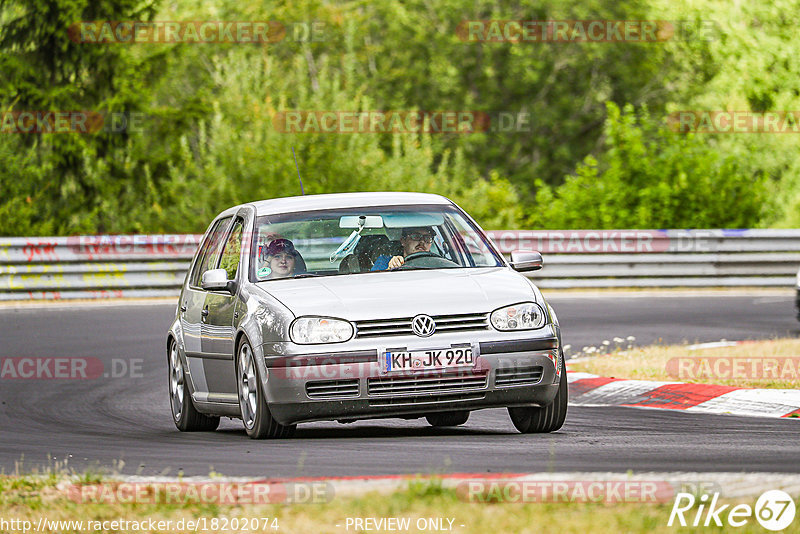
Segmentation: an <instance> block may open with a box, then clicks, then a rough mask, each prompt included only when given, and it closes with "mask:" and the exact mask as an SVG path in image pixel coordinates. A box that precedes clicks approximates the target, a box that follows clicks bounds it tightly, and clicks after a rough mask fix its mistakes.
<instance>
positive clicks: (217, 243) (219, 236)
mask: <svg viewBox="0 0 800 534" xmlns="http://www.w3.org/2000/svg"><path fill="white" fill-rule="evenodd" d="M230 221H231V218H230V217H225V218H224V219H220V220H219V221H218V222H217V224H216V225H214V228H212V229H211V232H210V233H209V234H208V237H207V238H206V242H205V244H204V245H203V250H201V251H200V254H198V255H197V263H196V264H195V269H194V271H193V272H192V279H191V282H190V284H189V285H191V286H193V287H199V286H200V279H201V277H202V276H203V273H204V272H206V271H207V270H209V268H213V267H209V265H216V264H217V260H218V259H219V252H220V249H221V248H222V243H223V238H224V237H225V230H227V228H228V223H229V222H230Z"/></svg>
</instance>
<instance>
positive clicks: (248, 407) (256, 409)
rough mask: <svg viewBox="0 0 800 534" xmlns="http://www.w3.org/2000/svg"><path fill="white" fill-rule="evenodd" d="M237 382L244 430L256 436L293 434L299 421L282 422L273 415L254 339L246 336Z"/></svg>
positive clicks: (283, 436) (287, 436)
mask: <svg viewBox="0 0 800 534" xmlns="http://www.w3.org/2000/svg"><path fill="white" fill-rule="evenodd" d="M236 382H237V384H238V387H237V389H238V391H239V408H240V409H241V413H242V423H244V430H245V432H247V435H248V436H250V437H251V438H252V439H264V438H290V437H292V434H294V430H295V428H296V425H282V424H280V423H278V422H277V421H276V420H275V419H273V417H272V414H271V413H270V411H269V406H267V400H266V399H265V397H264V391H263V388H262V387H261V380H260V373H259V370H258V366H257V365H256V360H255V355H254V354H253V349H252V348H251V347H250V343H249V342H248V341H247V340H246V339H245V340H242V342H241V344H240V345H239V353H238V357H237V358H236Z"/></svg>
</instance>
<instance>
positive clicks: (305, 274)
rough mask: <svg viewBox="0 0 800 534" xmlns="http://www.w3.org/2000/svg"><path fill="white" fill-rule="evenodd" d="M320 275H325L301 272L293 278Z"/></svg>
mask: <svg viewBox="0 0 800 534" xmlns="http://www.w3.org/2000/svg"><path fill="white" fill-rule="evenodd" d="M318 276H323V275H321V274H315V273H300V274H296V275H294V276H293V277H292V278H317V277H318Z"/></svg>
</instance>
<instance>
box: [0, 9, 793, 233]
mask: <svg viewBox="0 0 800 534" xmlns="http://www.w3.org/2000/svg"><path fill="white" fill-rule="evenodd" d="M798 7H800V0H777V1H776V2H774V3H770V4H767V3H738V4H730V3H728V2H723V1H722V0H701V1H699V2H690V1H689V0H680V1H678V2H671V1H667V0H625V1H623V2H611V1H609V0H593V1H591V2H588V3H587V2H579V1H578V0H568V1H566V2H561V1H559V2H556V1H555V0H546V1H545V2H532V1H529V0H520V1H512V0H500V1H490V0H477V1H475V0H469V1H467V0H443V1H441V2H427V1H423V0H410V1H408V2H403V3H397V2H366V1H364V0H298V1H297V2H292V3H288V2H272V1H268V0H260V1H256V2H247V3H230V2H223V1H221V0H212V1H201V0H182V1H181V2H160V3H159V2H158V0H26V1H22V0H0V70H2V72H3V77H2V79H0V111H21V110H91V111H98V112H102V113H106V114H108V113H122V114H125V115H126V116H129V117H130V116H131V114H133V113H142V114H144V116H145V117H146V120H145V122H144V127H143V128H141V129H134V128H128V129H126V130H124V131H121V132H110V131H100V132H98V133H95V134H58V135H54V134H49V135H48V134H42V135H39V134H28V135H23V134H19V135H17V134H14V135H12V134H8V135H6V134H0V168H2V169H3V171H2V173H0V235H36V234H39V235H42V234H61V235H63V234H74V233H94V232H109V233H131V232H154V233H157V232H200V231H202V230H203V229H204V228H205V225H206V224H207V222H208V220H209V218H210V217H212V216H213V215H214V214H216V213H217V212H219V211H220V210H221V209H223V208H226V207H228V206H230V205H233V204H236V203H241V202H247V201H250V200H254V199H262V198H270V197H275V196H288V195H294V194H298V193H299V184H298V181H297V176H296V170H295V168H294V159H293V156H292V148H294V151H295V152H296V154H297V159H298V163H299V165H300V170H301V173H302V175H303V183H304V186H305V190H306V192H307V193H323V192H345V191H356V190H366V191H370V190H417V191H425V192H435V193H440V194H443V195H446V196H448V197H450V198H452V199H453V200H455V201H456V202H458V203H460V204H461V205H462V206H463V207H464V208H465V209H466V210H467V211H469V212H470V213H471V214H472V215H473V216H475V218H476V219H477V220H478V222H480V223H481V224H482V225H483V226H484V227H487V228H519V227H522V226H523V225H526V224H528V225H534V226H542V227H549V228H552V227H555V226H560V227H573V228H574V227H584V228H586V227H620V226H627V227H640V228H641V227H687V226H688V227H699V226H731V227H742V226H754V225H762V226H763V225H772V226H783V227H786V226H792V225H794V226H798V225H800V162H797V161H796V158H795V157H794V155H795V154H796V153H797V150H798V148H800V146H798V143H800V141H798V138H797V136H792V135H775V134H773V135H729V136H721V135H709V134H697V135H678V134H675V133H673V132H671V131H669V130H668V129H666V128H665V126H664V125H663V117H664V116H665V114H667V113H670V112H674V111H676V110H683V109H710V110H716V109H739V110H742V109H744V110H755V111H760V110H768V109H773V110H783V109H785V110H790V109H795V110H797V109H800V107H798V106H800V89H798V88H797V83H796V80H797V79H798V75H800V61H799V60H798V59H797V58H800V49H799V48H800V45H798V44H797V40H796V39H794V33H795V32H794V28H793V25H792V21H791V18H787V17H786V16H785V15H784V14H785V13H792V12H796V11H797V8H798ZM487 19H497V20H512V19H517V20H545V19H555V20H570V19H571V20H575V19H594V20H597V19H610V20H647V19H650V20H684V21H690V22H703V21H706V22H707V21H712V22H713V23H714V28H715V31H716V33H715V34H713V36H712V38H711V39H702V38H697V36H691V35H690V36H689V37H688V38H683V39H673V40H672V41H669V42H666V43H508V42H506V43H491V42H487V43H474V42H464V41H462V40H461V39H460V38H459V36H458V33H457V28H458V26H459V24H461V23H462V22H463V21H465V20H487ZM80 20H245V21H246V20H253V21H260V20H277V21H280V22H281V23H283V25H284V26H285V28H286V30H287V33H286V36H285V38H284V39H283V40H281V41H279V42H275V43H270V44H242V43H238V44H236V43H219V44H208V43H206V44H189V43H169V44H140V45H122V44H117V43H76V42H73V41H71V40H70V39H69V32H68V28H69V26H70V25H71V24H73V23H74V22H76V21H80ZM311 23H317V24H319V25H320V27H321V28H322V33H321V38H320V39H311V40H309V39H305V38H298V36H301V37H302V36H304V33H303V30H304V29H308V26H309V25H310V24H311ZM297 30H300V31H299V32H298V31H297ZM287 110H339V111H369V110H406V111H413V110H428V111H431V110H452V111H458V110H471V111H482V112H487V113H489V114H490V115H491V116H493V117H494V119H495V121H494V123H493V125H492V128H490V129H489V130H488V131H484V132H479V133H472V134H466V135H462V134H452V133H451V134H447V133H445V134H427V133H421V134H420V133H417V134H374V133H362V134H323V133H303V134H287V133H281V132H279V131H278V130H277V129H276V127H275V125H274V124H273V119H274V117H275V114H276V113H278V112H281V111H287ZM619 110H623V111H621V112H620V111H619ZM501 112H507V113H520V112H522V113H529V114H530V115H529V116H530V117H531V120H530V121H529V127H526V128H511V129H510V130H508V131H501V129H499V128H498V126H499V125H498V123H497V116H498V114H499V113H501ZM767 199H768V200H767Z"/></svg>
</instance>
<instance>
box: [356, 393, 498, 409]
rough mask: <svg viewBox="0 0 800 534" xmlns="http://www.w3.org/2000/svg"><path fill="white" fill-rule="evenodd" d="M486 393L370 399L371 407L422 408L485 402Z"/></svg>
mask: <svg viewBox="0 0 800 534" xmlns="http://www.w3.org/2000/svg"><path fill="white" fill-rule="evenodd" d="M485 397H486V394H485V393H481V392H478V393H462V394H450V395H422V396H411V397H386V398H376V399H369V405H370V406H421V405H425V404H443V403H448V404H452V403H454V402H461V401H474V400H483V399H484V398H485Z"/></svg>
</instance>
